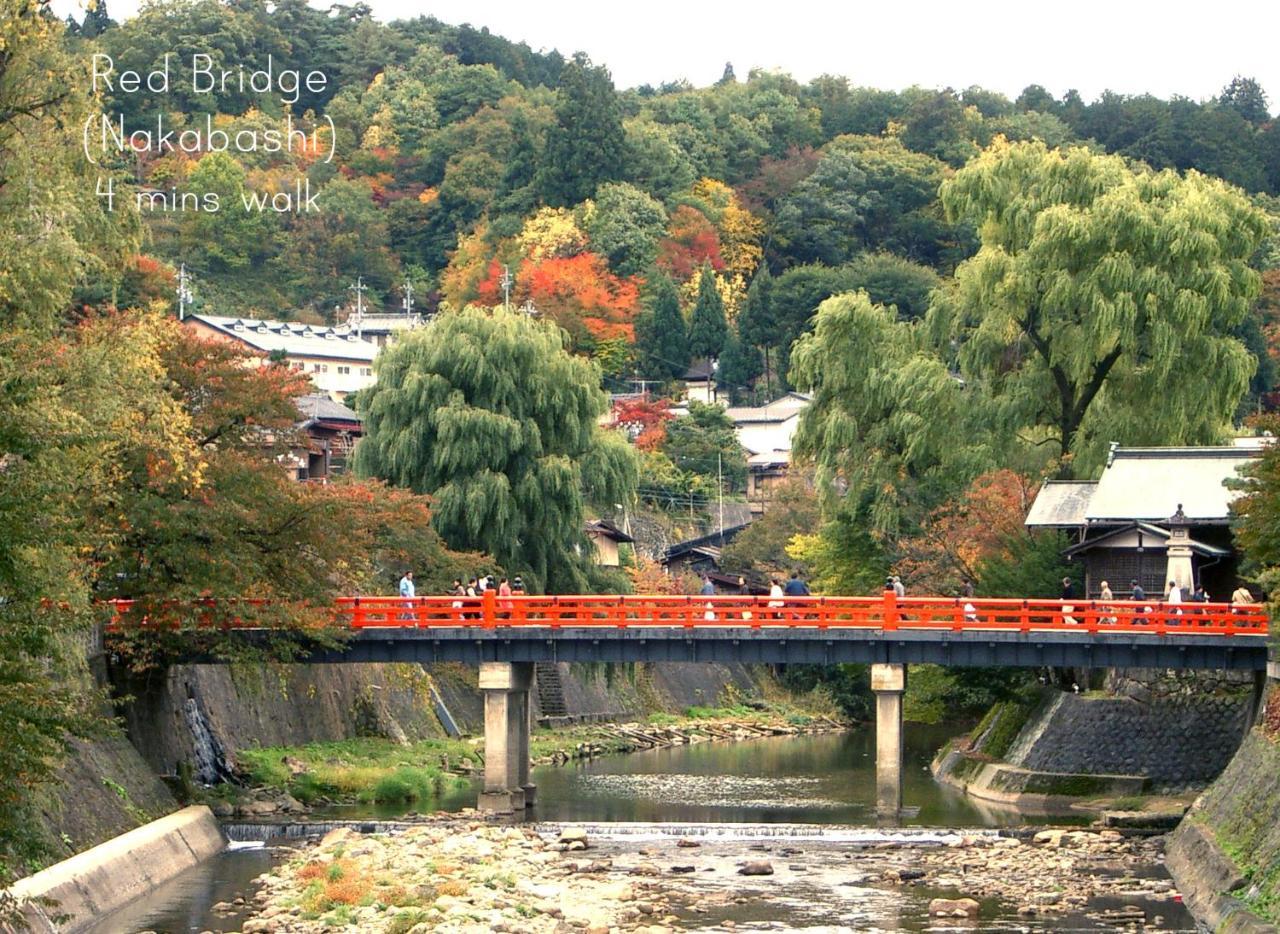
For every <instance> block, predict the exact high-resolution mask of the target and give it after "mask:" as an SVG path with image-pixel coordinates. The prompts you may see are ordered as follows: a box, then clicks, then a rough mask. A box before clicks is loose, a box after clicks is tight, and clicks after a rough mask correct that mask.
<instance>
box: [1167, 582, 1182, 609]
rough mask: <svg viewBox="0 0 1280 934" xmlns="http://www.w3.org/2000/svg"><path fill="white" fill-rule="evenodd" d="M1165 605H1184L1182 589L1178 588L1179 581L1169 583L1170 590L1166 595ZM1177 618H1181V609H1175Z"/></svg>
mask: <svg viewBox="0 0 1280 934" xmlns="http://www.w3.org/2000/svg"><path fill="white" fill-rule="evenodd" d="M1164 602H1165V603H1178V604H1180V603H1182V588H1181V587H1179V586H1178V582H1177V581H1169V589H1168V590H1166V591H1165V594H1164ZM1173 614H1174V615H1175V616H1181V615H1182V610H1181V608H1180V607H1179V608H1175V609H1174V611H1173Z"/></svg>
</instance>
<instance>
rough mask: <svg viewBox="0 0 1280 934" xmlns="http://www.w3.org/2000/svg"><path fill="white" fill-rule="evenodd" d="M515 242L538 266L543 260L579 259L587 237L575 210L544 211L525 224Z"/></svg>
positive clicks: (555, 209) (585, 245)
mask: <svg viewBox="0 0 1280 934" xmlns="http://www.w3.org/2000/svg"><path fill="white" fill-rule="evenodd" d="M516 242H517V243H518V244H519V245H520V250H521V252H522V253H523V254H524V256H525V258H526V259H528V260H530V261H531V262H534V263H538V262H541V261H542V260H544V259H565V258H568V257H570V256H577V255H578V254H579V253H581V252H583V251H584V250H586V248H587V235H586V234H585V233H583V232H582V228H581V227H579V226H578V222H577V220H576V219H575V218H574V215H573V212H572V211H569V210H567V209H565V208H542V209H541V210H540V211H538V213H537V214H535V215H533V217H531V218H529V219H528V220H527V221H525V224H524V227H523V228H521V230H520V233H519V235H517V237H516Z"/></svg>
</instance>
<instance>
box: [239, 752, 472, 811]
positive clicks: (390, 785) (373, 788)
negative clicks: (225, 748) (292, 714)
mask: <svg viewBox="0 0 1280 934" xmlns="http://www.w3.org/2000/svg"><path fill="white" fill-rule="evenodd" d="M237 758H238V760H239V763H240V767H241V769H242V770H243V771H244V773H245V778H246V779H247V781H248V783H249V784H250V785H253V786H261V787H267V788H275V789H278V790H280V791H287V792H288V793H289V794H291V795H292V796H293V797H295V798H297V799H298V800H299V801H301V802H302V803H303V804H312V803H314V802H316V801H318V800H320V799H322V798H328V799H336V800H354V801H359V802H362V803H377V804H410V803H414V802H417V801H427V800H432V799H435V798H438V797H440V796H441V795H442V794H444V793H445V791H446V790H448V789H449V788H452V787H457V786H461V785H465V784H466V781H467V780H466V778H465V777H463V776H462V775H457V774H452V773H451V771H449V770H458V771H461V772H463V773H464V774H465V773H466V772H470V771H474V770H477V769H479V768H481V767H482V761H481V758H480V755H479V754H478V753H477V751H476V747H475V746H473V745H471V744H470V743H468V742H466V741H464V740H447V739H425V740H420V741H418V742H416V743H410V744H409V745H407V746H406V745H400V744H399V743H395V742H392V741H391V740H388V739H379V738H361V739H350V740H342V741H339V742H332V743H310V744H308V745H306V746H270V747H264V748H260V749H243V750H241V751H240V752H239V753H238V754H237Z"/></svg>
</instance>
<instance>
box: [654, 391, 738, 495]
mask: <svg viewBox="0 0 1280 934" xmlns="http://www.w3.org/2000/svg"><path fill="white" fill-rule="evenodd" d="M662 453H664V454H666V455H667V457H669V458H671V460H672V461H673V462H674V463H675V465H676V467H678V468H679V469H680V470H687V471H691V472H693V473H695V474H698V475H700V476H702V477H706V478H708V479H709V480H711V481H712V482H713V483H714V482H716V480H717V478H719V477H723V478H724V486H725V489H726V490H742V489H745V488H746V485H747V458H746V455H744V454H743V453H742V445H740V444H739V443H738V436H737V435H736V434H735V433H734V430H733V422H732V421H730V419H729V416H728V415H726V414H725V411H724V409H723V408H721V407H720V406H718V405H712V404H708V403H705V402H698V401H696V400H695V401H692V402H690V403H689V414H688V415H682V416H680V417H679V418H676V419H673V420H672V421H670V422H667V440H666V441H664V442H663V444H662ZM713 489H714V487H713Z"/></svg>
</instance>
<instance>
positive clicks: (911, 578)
mask: <svg viewBox="0 0 1280 934" xmlns="http://www.w3.org/2000/svg"><path fill="white" fill-rule="evenodd" d="M1037 489H1038V484H1037V483H1035V482H1034V481H1031V480H1028V479H1027V478H1026V477H1023V476H1021V475H1020V474H1017V473H1015V472H1014V471H1012V470H1008V469H1004V468H1002V469H1000V470H992V471H988V472H987V473H984V474H982V475H981V476H979V477H978V478H977V479H975V480H974V481H973V483H971V484H969V488H968V489H967V490H965V491H964V493H962V494H961V495H960V496H958V497H956V498H955V499H953V500H951V501H950V502H948V503H946V504H944V505H942V506H940V507H939V508H937V509H935V510H934V511H933V512H932V513H931V514H930V515H929V518H928V519H927V520H926V521H925V522H924V527H923V530H922V531H921V533H920V534H919V535H917V536H915V537H914V538H911V539H908V540H907V541H905V542H904V543H903V547H902V556H901V558H900V559H899V562H898V573H899V574H900V575H901V576H902V579H903V580H904V581H905V582H906V583H907V585H908V587H909V588H910V589H911V590H913V591H915V592H917V593H951V592H953V591H955V589H956V588H957V586H958V585H959V584H960V581H961V579H962V578H968V579H969V580H974V579H975V578H976V576H977V574H976V571H977V568H978V566H979V565H980V564H982V563H983V562H984V561H989V560H991V559H993V558H997V557H1000V556H1002V555H1003V556H1006V557H1007V556H1008V555H1009V551H1010V545H1011V544H1012V543H1014V542H1016V541H1017V539H1018V537H1019V536H1023V535H1026V534H1027V530H1026V528H1025V527H1024V526H1023V517H1024V516H1026V514H1027V510H1028V509H1029V508H1030V506H1031V501H1032V500H1033V499H1034V498H1035V494H1036V490H1037Z"/></svg>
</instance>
